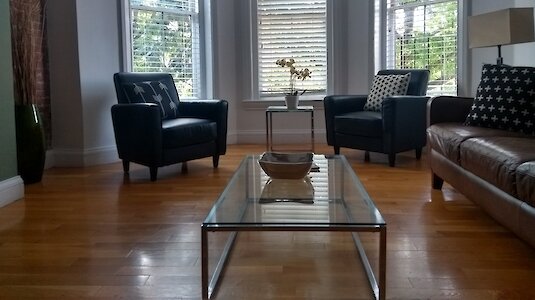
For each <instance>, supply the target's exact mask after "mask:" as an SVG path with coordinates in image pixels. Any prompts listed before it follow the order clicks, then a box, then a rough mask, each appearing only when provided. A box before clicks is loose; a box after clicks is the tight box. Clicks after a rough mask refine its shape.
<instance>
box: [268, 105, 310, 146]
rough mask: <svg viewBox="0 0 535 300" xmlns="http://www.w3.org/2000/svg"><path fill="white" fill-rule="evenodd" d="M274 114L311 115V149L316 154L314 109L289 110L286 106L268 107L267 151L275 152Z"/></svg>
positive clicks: (302, 107) (301, 107)
mask: <svg viewBox="0 0 535 300" xmlns="http://www.w3.org/2000/svg"><path fill="white" fill-rule="evenodd" d="M274 113H310V148H309V149H306V150H307V151H311V152H314V107H313V106H298V107H297V109H288V108H287V107H286V106H268V108H267V109H266V150H267V151H274V150H273V114H274Z"/></svg>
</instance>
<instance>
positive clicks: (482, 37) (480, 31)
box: [468, 7, 535, 65]
mask: <svg viewBox="0 0 535 300" xmlns="http://www.w3.org/2000/svg"><path fill="white" fill-rule="evenodd" d="M468 39H469V43H468V44H469V47H470V48H481V47H492V46H498V59H497V64H498V65H501V64H503V58H502V45H511V44H520V43H527V42H533V41H535V34H534V29H533V8H532V7H528V8H524V7H522V8H520V7H518V8H507V9H502V10H498V11H494V12H490V13H485V14H481V15H476V16H471V17H469V18H468Z"/></svg>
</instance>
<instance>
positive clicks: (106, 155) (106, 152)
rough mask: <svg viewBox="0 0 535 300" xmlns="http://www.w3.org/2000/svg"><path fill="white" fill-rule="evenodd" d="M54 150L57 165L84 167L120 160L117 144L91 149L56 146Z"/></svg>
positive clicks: (54, 160) (55, 164)
mask: <svg viewBox="0 0 535 300" xmlns="http://www.w3.org/2000/svg"><path fill="white" fill-rule="evenodd" d="M52 152H53V155H52V157H53V162H54V165H53V166H55V167H83V166H92V165H101V164H108V163H113V162H117V161H119V156H118V154H117V147H116V146H115V145H113V146H105V147H95V148H89V149H66V148H63V149H62V148H59V149H58V148H56V149H54V150H52Z"/></svg>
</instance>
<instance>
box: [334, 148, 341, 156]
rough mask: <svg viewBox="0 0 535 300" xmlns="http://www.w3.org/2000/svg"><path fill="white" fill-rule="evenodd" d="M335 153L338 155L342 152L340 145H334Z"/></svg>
mask: <svg viewBox="0 0 535 300" xmlns="http://www.w3.org/2000/svg"><path fill="white" fill-rule="evenodd" d="M334 154H336V155H338V154H340V147H339V146H334Z"/></svg>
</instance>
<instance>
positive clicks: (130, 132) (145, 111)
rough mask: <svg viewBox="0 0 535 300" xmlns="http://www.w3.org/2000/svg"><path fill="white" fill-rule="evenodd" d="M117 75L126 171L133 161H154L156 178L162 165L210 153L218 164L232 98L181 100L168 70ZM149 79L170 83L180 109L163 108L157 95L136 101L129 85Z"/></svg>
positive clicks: (117, 117) (116, 120)
mask: <svg viewBox="0 0 535 300" xmlns="http://www.w3.org/2000/svg"><path fill="white" fill-rule="evenodd" d="M113 81H114V83H115V90H116V93H117V100H118V104H115V105H113V106H112V108H111V114H112V120H113V129H114V133H115V141H116V143H117V151H118V153H119V158H121V159H122V161H123V169H124V172H125V173H128V172H129V163H130V162H135V163H138V164H141V165H144V166H148V167H149V168H150V179H151V181H155V180H156V178H157V170H158V167H162V166H166V165H171V164H175V163H180V162H183V163H184V164H183V168H184V167H185V166H186V164H185V162H187V161H188V160H193V159H199V158H204V157H210V156H212V157H213V166H214V168H217V166H218V163H219V156H220V155H223V154H225V152H226V147H227V115H228V103H227V101H225V100H195V101H184V100H181V101H179V97H178V93H177V91H176V87H175V84H174V81H173V78H172V76H171V75H170V74H167V73H128V72H123V73H116V74H114V76H113ZM143 83H144V84H150V83H156V84H160V83H163V84H165V87H169V88H166V89H165V90H162V91H164V92H165V94H166V95H167V96H168V97H169V98H168V99H172V102H174V103H176V104H177V105H174V104H172V105H173V106H174V108H175V109H176V110H175V111H174V114H173V115H170V114H167V115H165V113H163V114H162V111H163V109H162V107H161V104H160V105H159V104H158V102H156V101H155V103H151V101H147V102H145V101H133V98H132V96H131V95H132V94H131V93H130V94H129V90H128V88H129V87H131V86H136V85H139V84H143ZM147 86H148V87H149V88H150V87H151V86H150V85H145V87H147ZM131 91H132V90H130V92H131ZM147 100H151V99H150V98H148V97H147ZM160 101H161V99H160Z"/></svg>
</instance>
